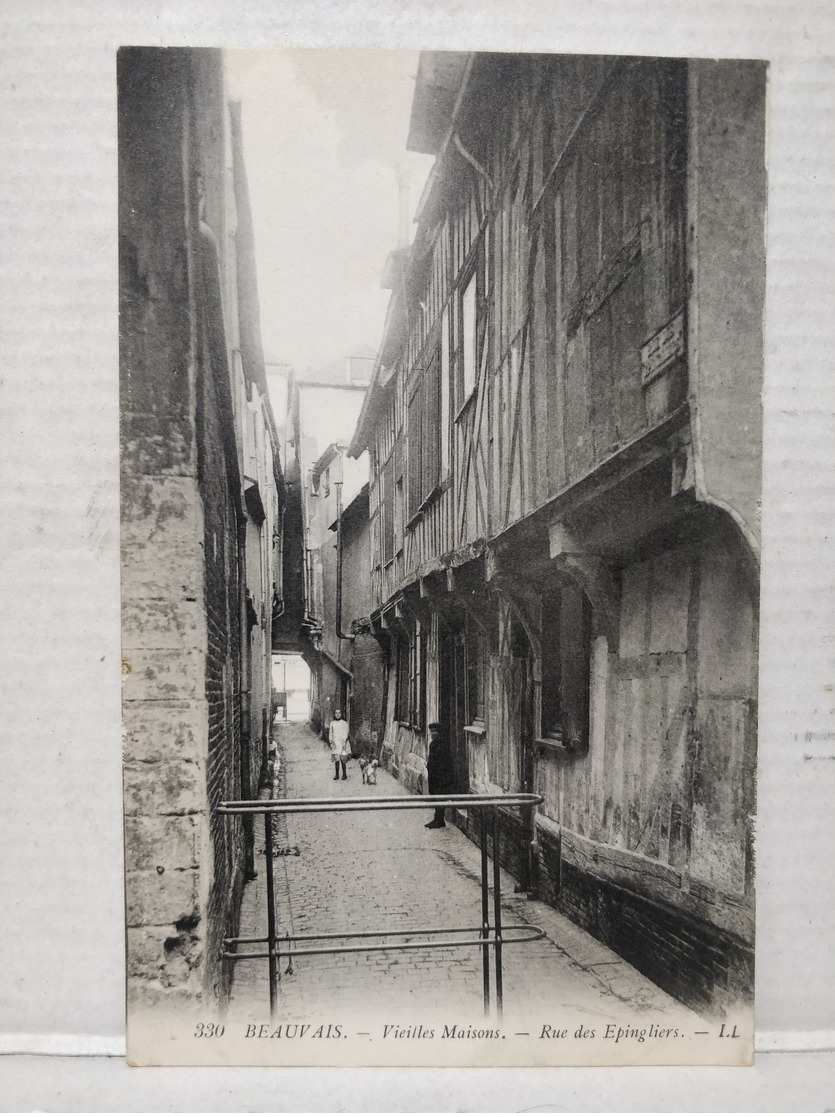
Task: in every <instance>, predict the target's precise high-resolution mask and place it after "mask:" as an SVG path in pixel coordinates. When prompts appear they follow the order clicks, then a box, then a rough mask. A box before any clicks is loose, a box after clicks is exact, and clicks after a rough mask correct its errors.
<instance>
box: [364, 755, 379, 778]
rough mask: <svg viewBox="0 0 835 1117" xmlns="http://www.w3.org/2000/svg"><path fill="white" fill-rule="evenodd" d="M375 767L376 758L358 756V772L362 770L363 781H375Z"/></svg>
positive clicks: (376, 765)
mask: <svg viewBox="0 0 835 1117" xmlns="http://www.w3.org/2000/svg"><path fill="white" fill-rule="evenodd" d="M377 767H378V764H377V761H376V760H366V758H365V757H364V756H362V757H360V772H362V782H363V783H376V782H377Z"/></svg>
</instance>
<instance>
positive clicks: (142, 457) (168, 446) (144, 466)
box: [121, 379, 196, 476]
mask: <svg viewBox="0 0 835 1117" xmlns="http://www.w3.org/2000/svg"><path fill="white" fill-rule="evenodd" d="M185 383H186V384H187V379H186V381H185ZM135 384H136V381H132V382H131V386H132V387H134V388H135ZM121 458H122V468H123V470H125V472H127V473H129V474H130V475H132V476H137V475H139V474H148V475H154V476H159V475H160V474H166V473H167V474H172V475H182V474H192V473H194V471H195V468H196V453H195V444H194V432H193V430H192V428H191V424H190V422H189V420H188V418H187V417H186V416H184V415H171V414H169V415H167V416H162V417H161V416H160V415H159V414H149V413H137V412H123V413H122V422H121Z"/></svg>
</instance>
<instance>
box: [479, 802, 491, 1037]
mask: <svg viewBox="0 0 835 1117" xmlns="http://www.w3.org/2000/svg"><path fill="white" fill-rule="evenodd" d="M478 829H479V839H480V845H481V937H482V939H484V946H483V947H482V948H481V978H482V984H483V987H484V1015H485V1016H488V1015H489V1013H490V944H489V941H488V940H489V938H490V897H489V893H488V880H489V877H488V873H487V819H486V818H485V817H484V808H483V807H479V809H478Z"/></svg>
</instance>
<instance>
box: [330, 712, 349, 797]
mask: <svg viewBox="0 0 835 1117" xmlns="http://www.w3.org/2000/svg"><path fill="white" fill-rule="evenodd" d="M328 738H329V740H330V743H331V760H332V761H333V765H334V777H333V778H334V779H335V780H338V779H339V769H340V766H341V768H342V778H343V780H347V778H348V773H347V771H346V768H345V766H346V764H347V763H348V760H349V759H350V756H351V746H350V744H349V743H348V722H347V721H346V720H345V718H343V716H342V711H341V710H334V712H333V720H332V721H331V724H330V729H329V730H328Z"/></svg>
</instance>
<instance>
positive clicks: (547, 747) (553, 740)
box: [533, 737, 584, 756]
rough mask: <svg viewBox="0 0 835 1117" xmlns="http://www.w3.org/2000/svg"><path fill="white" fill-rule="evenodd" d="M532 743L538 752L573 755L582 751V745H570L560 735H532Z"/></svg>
mask: <svg viewBox="0 0 835 1117" xmlns="http://www.w3.org/2000/svg"><path fill="white" fill-rule="evenodd" d="M533 743H534V745H535V746H536V748H538V749H539V750H540V752H551V753H554V754H555V755H557V756H573V755H575V753H579V752H583V751H584V750H583V748H582V746H580V745H576V746H572V745H571V744H569V743H568V742H567V741H564V740H563V739H562V737H534V741H533Z"/></svg>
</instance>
